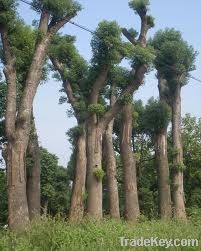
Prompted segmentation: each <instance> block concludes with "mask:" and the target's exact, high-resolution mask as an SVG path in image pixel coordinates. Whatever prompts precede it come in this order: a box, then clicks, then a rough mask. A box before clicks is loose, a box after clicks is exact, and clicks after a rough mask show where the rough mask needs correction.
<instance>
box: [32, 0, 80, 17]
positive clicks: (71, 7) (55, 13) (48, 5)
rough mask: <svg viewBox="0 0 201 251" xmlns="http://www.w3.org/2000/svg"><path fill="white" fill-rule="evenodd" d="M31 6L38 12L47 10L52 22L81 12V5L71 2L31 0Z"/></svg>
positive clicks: (67, 0) (62, 0) (69, 0)
mask: <svg viewBox="0 0 201 251" xmlns="http://www.w3.org/2000/svg"><path fill="white" fill-rule="evenodd" d="M32 5H33V9H35V10H36V11H38V12H40V11H41V10H43V9H45V10H47V11H48V12H49V13H50V14H51V16H52V20H53V21H54V22H56V21H58V20H60V19H62V18H63V17H65V16H67V15H70V14H74V13H77V12H78V11H80V10H81V5H80V4H79V3H78V2H76V1H73V0H33V1H32Z"/></svg>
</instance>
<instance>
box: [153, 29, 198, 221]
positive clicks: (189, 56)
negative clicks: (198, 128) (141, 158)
mask: <svg viewBox="0 0 201 251" xmlns="http://www.w3.org/2000/svg"><path fill="white" fill-rule="evenodd" d="M153 43H154V47H155V49H156V52H157V56H156V61H155V65H156V69H157V70H158V72H159V74H160V76H161V77H162V78H164V79H165V80H166V81H167V84H168V91H169V97H170V104H171V109H172V139H173V140H172V142H173V149H174V155H173V166H174V179H173V203H174V216H175V217H176V218H185V217H186V213H185V203H184V185H183V169H184V163H183V146H182V138H181V87H182V86H184V85H185V84H187V82H188V77H189V73H190V72H191V71H192V70H194V69H195V66H194V62H195V57H196V54H197V53H196V52H195V51H194V49H193V48H192V46H189V45H188V44H187V42H186V41H184V40H183V39H182V36H181V33H180V32H178V31H176V30H174V29H166V30H165V31H159V32H158V33H157V34H156V35H155V37H154V39H153Z"/></svg>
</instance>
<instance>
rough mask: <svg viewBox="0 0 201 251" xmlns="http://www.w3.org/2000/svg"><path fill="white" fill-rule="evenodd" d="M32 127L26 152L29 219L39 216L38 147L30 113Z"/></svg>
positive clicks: (39, 167) (39, 168) (33, 122)
mask: <svg viewBox="0 0 201 251" xmlns="http://www.w3.org/2000/svg"><path fill="white" fill-rule="evenodd" d="M31 126H32V128H31V131H30V135H29V142H28V147H27V152H26V166H27V200H28V208H29V217H30V220H33V219H34V218H37V217H39V216H40V211H41V206H40V202H41V191H40V173H41V166H40V148H39V142H38V135H37V131H36V126H35V120H34V117H33V115H32V125H31Z"/></svg>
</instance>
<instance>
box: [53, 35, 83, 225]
mask: <svg viewBox="0 0 201 251" xmlns="http://www.w3.org/2000/svg"><path fill="white" fill-rule="evenodd" d="M74 42H75V38H74V37H71V36H63V37H62V36H57V37H55V39H54V41H53V43H52V45H51V47H50V50H49V57H50V59H51V62H52V65H53V70H54V71H55V72H57V73H59V76H58V74H56V75H55V77H56V79H57V80H61V81H62V91H63V92H64V93H65V94H66V96H62V97H61V98H60V103H63V102H66V101H68V103H70V104H71V107H72V110H73V114H74V116H75V117H76V119H77V126H76V127H74V128H72V129H71V130H70V131H69V132H68V136H69V138H70V141H71V143H72V146H73V151H74V154H75V163H74V165H75V167H74V169H75V175H74V179H73V192H72V198H71V208H70V219H71V220H73V221H74V220H80V219H82V217H83V214H84V202H83V197H84V194H85V183H86V165H87V160H86V129H85V127H86V125H85V123H86V121H85V120H86V99H87V98H86V95H85V93H86V90H85V88H86V87H85V86H86V83H85V82H86V77H87V76H88V66H87V63H86V62H85V60H84V59H83V58H82V57H81V56H80V55H79V53H78V52H77V50H76V48H75V46H74Z"/></svg>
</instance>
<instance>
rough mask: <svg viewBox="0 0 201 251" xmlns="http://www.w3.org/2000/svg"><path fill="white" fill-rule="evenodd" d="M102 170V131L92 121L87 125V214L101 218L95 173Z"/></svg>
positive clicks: (99, 192)
mask: <svg viewBox="0 0 201 251" xmlns="http://www.w3.org/2000/svg"><path fill="white" fill-rule="evenodd" d="M98 170H102V129H101V128H100V127H98V125H97V124H96V123H93V121H91V120H90V121H88V125H87V192H88V201H87V214H88V216H89V217H92V218H94V219H96V220H99V219H101V218H102V180H101V179H98V177H97V175H96V172H97V171H98Z"/></svg>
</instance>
